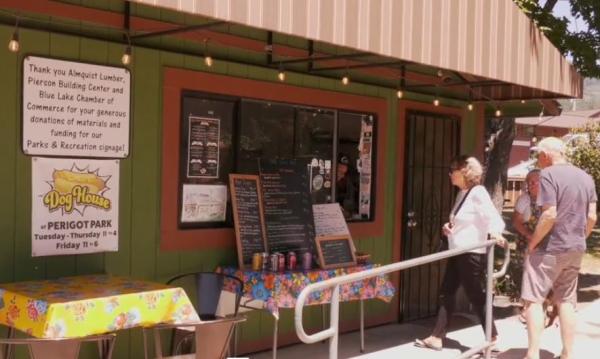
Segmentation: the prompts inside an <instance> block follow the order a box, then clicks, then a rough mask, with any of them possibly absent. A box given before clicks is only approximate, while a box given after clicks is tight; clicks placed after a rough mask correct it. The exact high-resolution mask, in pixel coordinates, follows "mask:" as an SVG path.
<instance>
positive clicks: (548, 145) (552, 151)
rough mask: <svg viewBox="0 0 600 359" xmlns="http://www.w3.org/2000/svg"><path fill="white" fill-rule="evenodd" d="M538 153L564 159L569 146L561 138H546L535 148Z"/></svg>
mask: <svg viewBox="0 0 600 359" xmlns="http://www.w3.org/2000/svg"><path fill="white" fill-rule="evenodd" d="M534 149H535V150H536V151H537V152H544V153H545V154H547V155H550V156H552V157H555V156H560V157H563V156H564V155H565V153H566V149H567V146H566V145H565V143H564V142H563V140H561V139H560V138H556V137H546V138H544V139H543V140H541V141H540V142H539V143H538V144H537V146H535V147H534Z"/></svg>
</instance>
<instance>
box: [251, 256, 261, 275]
mask: <svg viewBox="0 0 600 359" xmlns="http://www.w3.org/2000/svg"><path fill="white" fill-rule="evenodd" d="M262 260H263V257H262V253H254V254H253V255H252V270H253V271H255V272H258V271H260V270H262V267H263V264H262Z"/></svg>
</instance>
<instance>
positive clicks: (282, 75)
mask: <svg viewBox="0 0 600 359" xmlns="http://www.w3.org/2000/svg"><path fill="white" fill-rule="evenodd" d="M277 78H278V79H279V81H281V82H283V81H285V72H284V71H283V70H279V73H278V74H277Z"/></svg>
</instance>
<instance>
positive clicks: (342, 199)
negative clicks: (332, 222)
mask: <svg viewBox="0 0 600 359" xmlns="http://www.w3.org/2000/svg"><path fill="white" fill-rule="evenodd" d="M357 199H358V173H357V172H356V170H355V169H353V168H352V167H351V166H350V159H349V158H348V156H347V155H346V154H344V153H340V154H339V155H338V161H337V175H336V202H338V203H339V204H340V207H341V208H342V212H343V213H344V217H345V218H352V215H353V214H354V213H355V212H356V210H357V203H358V200H357Z"/></svg>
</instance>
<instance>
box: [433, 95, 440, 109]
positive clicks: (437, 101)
mask: <svg viewBox="0 0 600 359" xmlns="http://www.w3.org/2000/svg"><path fill="white" fill-rule="evenodd" d="M439 105H440V100H439V99H438V98H437V97H436V98H435V99H434V100H433V106H436V107H437V106H439Z"/></svg>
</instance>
